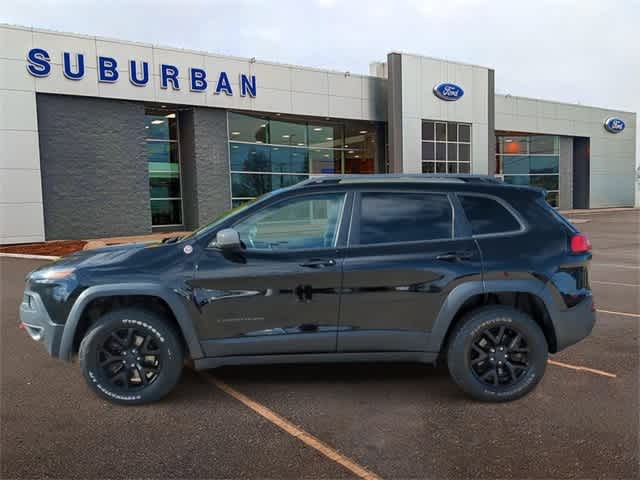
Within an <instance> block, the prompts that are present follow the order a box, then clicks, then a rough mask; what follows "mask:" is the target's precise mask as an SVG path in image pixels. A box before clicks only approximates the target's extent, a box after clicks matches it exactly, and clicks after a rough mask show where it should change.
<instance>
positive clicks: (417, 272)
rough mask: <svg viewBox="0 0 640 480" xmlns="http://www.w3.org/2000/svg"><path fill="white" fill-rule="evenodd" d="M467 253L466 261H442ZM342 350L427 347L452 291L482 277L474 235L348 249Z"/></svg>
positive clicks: (421, 348)
mask: <svg viewBox="0 0 640 480" xmlns="http://www.w3.org/2000/svg"><path fill="white" fill-rule="evenodd" d="M455 252H461V253H462V252H463V253H464V254H465V255H463V256H466V257H467V258H466V259H464V260H450V259H438V257H439V256H447V257H448V256H449V255H450V254H452V253H455ZM343 272H344V274H343V289H342V292H343V294H342V299H341V307H340V333H339V338H338V351H405V350H406V351H423V350H425V348H426V345H427V340H428V335H429V333H430V331H431V329H432V327H433V323H434V321H435V319H436V318H437V316H438V313H439V312H440V308H441V307H442V305H443V303H444V302H445V300H446V298H447V295H448V293H449V292H450V291H451V290H453V288H455V287H456V286H457V285H458V284H460V283H461V282H462V281H463V280H464V281H467V280H472V279H473V278H476V279H480V276H481V274H480V272H481V260H480V254H479V251H478V250H477V247H476V244H475V242H474V241H473V240H472V239H466V240H447V241H442V242H425V243H421V244H416V245H407V244H399V245H394V246H385V247H361V248H352V249H349V251H348V254H347V257H346V258H345V261H344V267H343Z"/></svg>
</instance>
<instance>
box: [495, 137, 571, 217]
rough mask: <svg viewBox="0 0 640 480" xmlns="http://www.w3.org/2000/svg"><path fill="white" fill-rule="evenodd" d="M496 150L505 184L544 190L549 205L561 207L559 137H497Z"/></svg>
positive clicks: (499, 172) (498, 167)
mask: <svg viewBox="0 0 640 480" xmlns="http://www.w3.org/2000/svg"><path fill="white" fill-rule="evenodd" d="M496 149H497V152H496V173H497V174H498V175H499V176H501V177H502V178H503V179H504V182H505V183H510V184H512V185H528V186H533V187H540V188H544V189H545V190H547V192H548V195H547V201H548V202H549V203H550V204H551V205H552V206H554V207H557V206H558V192H559V188H560V186H559V183H560V174H559V171H560V170H559V165H560V137H558V136H555V135H507V134H501V133H498V134H497V136H496Z"/></svg>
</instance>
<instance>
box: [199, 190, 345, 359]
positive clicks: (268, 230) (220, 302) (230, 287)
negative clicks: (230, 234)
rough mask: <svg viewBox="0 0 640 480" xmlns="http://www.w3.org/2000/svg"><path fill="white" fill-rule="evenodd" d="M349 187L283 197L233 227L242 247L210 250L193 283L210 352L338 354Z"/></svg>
mask: <svg viewBox="0 0 640 480" xmlns="http://www.w3.org/2000/svg"><path fill="white" fill-rule="evenodd" d="M345 200H346V194H345V193H344V192H335V193H322V194H307V195H300V196H296V197H292V198H288V199H283V200H280V201H277V202H276V203H272V204H270V205H267V206H266V207H264V208H262V209H260V210H258V211H256V212H254V213H252V214H250V215H249V216H248V217H246V218H244V219H242V220H240V221H239V222H238V223H237V224H235V225H234V226H233V228H235V229H236V230H237V231H238V233H239V236H240V239H241V240H242V242H243V243H244V246H245V248H244V250H243V251H240V252H236V253H232V254H229V253H224V252H222V251H221V250H219V249H216V248H215V246H211V247H210V248H207V249H206V251H205V253H204V254H203V256H202V258H201V260H200V261H199V265H198V270H197V273H196V276H195V279H194V281H193V287H194V293H195V295H196V298H197V301H198V303H199V305H200V309H201V320H200V322H199V325H198V327H197V328H198V331H199V332H198V333H199V334H200V337H201V338H205V339H206V340H205V341H204V342H203V348H204V350H205V353H206V354H207V355H209V356H221V355H262V354H286V353H311V352H334V351H335V350H336V341H337V340H336V332H337V326H338V307H339V299H340V288H341V281H342V263H343V259H342V256H343V251H342V250H341V249H340V248H339V245H338V237H339V231H340V226H341V223H342V222H343V218H342V217H343V212H344V208H345V205H346V201H345Z"/></svg>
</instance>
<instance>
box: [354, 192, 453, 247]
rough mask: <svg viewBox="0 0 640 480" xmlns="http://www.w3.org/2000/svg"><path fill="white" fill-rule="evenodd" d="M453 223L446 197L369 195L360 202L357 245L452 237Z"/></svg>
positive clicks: (432, 195)
mask: <svg viewBox="0 0 640 480" xmlns="http://www.w3.org/2000/svg"><path fill="white" fill-rule="evenodd" d="M416 219H420V221H416ZM452 222H453V213H452V210H451V204H450V203H449V199H448V198H447V196H446V195H441V194H431V193H395V192H394V193H368V192H367V193H363V194H362V196H361V201H360V224H359V241H358V243H359V244H360V245H373V244H378V243H395V242H415V241H425V240H442V239H448V238H451V236H452Z"/></svg>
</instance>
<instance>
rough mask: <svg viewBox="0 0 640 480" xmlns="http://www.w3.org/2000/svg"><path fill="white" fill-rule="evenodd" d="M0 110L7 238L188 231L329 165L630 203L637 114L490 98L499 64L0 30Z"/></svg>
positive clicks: (592, 203)
mask: <svg viewBox="0 0 640 480" xmlns="http://www.w3.org/2000/svg"><path fill="white" fill-rule="evenodd" d="M0 111H1V112H2V116H1V119H0V244H9V243H22V242H35V241H42V240H45V239H46V240H56V239H69V238H84V239H86V238H98V237H103V236H115V235H135V234H146V233H150V232H152V231H156V230H181V229H185V230H188V229H193V228H196V227H198V226H200V225H202V224H204V223H207V222H209V221H211V220H212V219H213V218H215V217H216V216H217V215H219V214H221V213H222V212H224V211H225V210H227V209H229V208H230V207H232V206H236V205H239V204H241V203H243V202H246V201H249V200H251V199H253V198H256V197H257V196H259V195H262V194H263V193H266V192H268V191H271V190H273V189H276V188H281V187H285V186H288V185H293V184H295V183H297V182H299V181H301V180H304V179H306V178H308V177H309V176H312V175H327V174H336V173H354V174H355V173H385V172H395V173H398V172H406V173H476V174H489V175H496V176H499V177H500V178H502V179H503V180H504V181H505V182H508V183H513V184H519V185H535V186H541V187H544V188H545V189H546V190H547V191H548V192H549V193H548V197H547V198H548V201H549V202H550V203H551V204H552V205H554V206H557V207H560V208H594V207H610V206H632V205H633V204H634V201H635V159H636V151H635V149H636V139H635V132H636V114H635V113H630V112H623V111H615V110H609V109H603V108H594V107H586V106H581V105H573V104H564V103H558V102H550V101H545V100H536V99H528V98H521V97H513V96H509V95H507V96H504V95H498V94H496V93H495V81H494V71H493V70H492V69H489V68H485V67H480V66H475V65H467V64H461V63H456V62H449V61H444V60H438V59H433V58H427V57H421V56H416V55H409V54H405V53H396V52H393V53H390V54H388V56H387V59H386V61H385V62H376V63H372V64H371V72H370V75H366V76H365V75H355V74H351V73H349V72H338V71H327V70H319V69H313V68H306V67H299V66H293V65H282V64H276V63H269V62H262V61H256V60H255V59H243V58H234V57H227V56H220V55H215V54H209V53H203V52H194V51H186V50H179V49H171V48H165V47H157V46H153V45H147V44H141V43H132V42H124V41H118V40H108V39H102V38H96V37H90V36H84V35H75V34H67V33H59V32H51V31H45V30H38V29H30V28H22V27H16V26H0Z"/></svg>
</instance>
